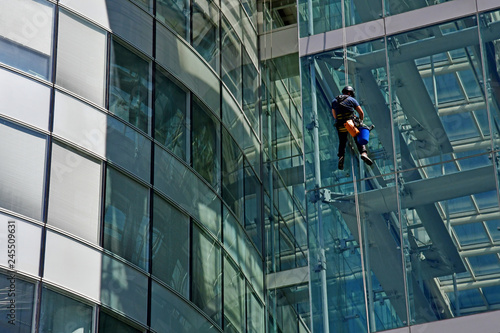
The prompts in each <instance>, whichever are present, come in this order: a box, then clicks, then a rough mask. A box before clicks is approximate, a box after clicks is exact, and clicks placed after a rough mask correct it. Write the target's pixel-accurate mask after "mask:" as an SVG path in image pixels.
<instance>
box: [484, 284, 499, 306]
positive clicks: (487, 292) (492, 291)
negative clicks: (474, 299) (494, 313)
mask: <svg viewBox="0 0 500 333" xmlns="http://www.w3.org/2000/svg"><path fill="white" fill-rule="evenodd" d="M482 289H483V295H484V297H485V298H486V301H487V302H488V304H489V305H492V304H499V303H500V286H493V287H485V288H482Z"/></svg>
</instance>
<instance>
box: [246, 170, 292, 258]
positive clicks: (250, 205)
mask: <svg viewBox="0 0 500 333" xmlns="http://www.w3.org/2000/svg"><path fill="white" fill-rule="evenodd" d="M260 199H261V184H260V182H259V180H258V178H257V177H256V176H255V173H254V172H253V170H252V169H251V168H250V167H249V166H248V164H247V166H246V168H245V220H244V226H245V230H246V231H247V233H248V234H249V235H250V237H251V238H252V241H253V242H254V244H255V246H256V247H257V249H258V250H259V252H260V251H262V231H261V230H262V228H261V227H262V222H261V217H260V215H261V214H260V212H261V210H260V209H261V208H260V207H261V206H260V201H261V200H260ZM283 213H284V214H285V213H286V211H284V212H283ZM294 238H295V237H294Z"/></svg>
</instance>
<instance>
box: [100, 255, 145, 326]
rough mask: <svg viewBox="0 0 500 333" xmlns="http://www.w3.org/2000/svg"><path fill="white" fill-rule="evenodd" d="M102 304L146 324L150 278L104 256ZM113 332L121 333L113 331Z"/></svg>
mask: <svg viewBox="0 0 500 333" xmlns="http://www.w3.org/2000/svg"><path fill="white" fill-rule="evenodd" d="M100 300H101V302H102V303H103V304H105V305H106V306H108V307H110V308H112V309H114V310H116V311H118V312H121V313H124V314H126V315H127V316H128V317H130V318H133V319H135V320H137V321H138V322H140V323H143V324H146V321H147V310H148V306H147V303H148V278H147V277H146V275H144V274H142V273H140V272H139V271H138V270H136V269H134V268H132V267H130V266H129V265H127V264H125V263H123V262H122V261H119V260H116V259H114V258H111V257H110V256H107V255H103V256H102V278H101V299H100ZM111 332H113V333H114V332H121V331H117V330H116V329H115V331H111Z"/></svg>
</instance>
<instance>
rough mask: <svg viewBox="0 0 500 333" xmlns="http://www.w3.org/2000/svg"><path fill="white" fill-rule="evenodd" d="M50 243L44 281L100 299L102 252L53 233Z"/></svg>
mask: <svg viewBox="0 0 500 333" xmlns="http://www.w3.org/2000/svg"><path fill="white" fill-rule="evenodd" d="M46 244H47V245H46V251H45V266H44V278H45V279H47V280H48V281H51V282H54V283H56V284H58V285H61V286H64V287H65V288H68V289H70V290H74V291H76V292H77V293H80V294H82V295H86V296H87V297H90V298H93V299H95V300H96V301H97V300H99V293H100V292H99V291H100V280H101V260H102V259H101V252H99V251H98V250H96V249H94V248H91V247H89V246H87V245H84V244H82V243H79V242H77V241H76V240H74V239H71V238H68V237H66V236H62V235H60V234H57V233H55V232H52V231H48V232H47V241H46Z"/></svg>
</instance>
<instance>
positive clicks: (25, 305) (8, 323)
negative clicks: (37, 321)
mask: <svg viewBox="0 0 500 333" xmlns="http://www.w3.org/2000/svg"><path fill="white" fill-rule="evenodd" d="M11 284H14V286H15V287H14V288H15V297H14V298H13V297H12V296H13V295H12V292H10V290H11ZM34 295H35V286H34V285H33V284H31V283H28V282H26V281H24V280H21V279H19V278H17V277H16V275H15V274H13V273H7V274H6V275H5V274H1V273H0V300H1V304H2V306H1V307H0V318H1V320H0V331H2V332H12V333H31V323H32V321H33V310H34V303H33V300H34ZM11 299H13V300H14V301H15V306H14V308H15V313H14V317H15V318H14V317H12V314H11V307H10V304H9V303H8V302H10V300H11Z"/></svg>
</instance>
